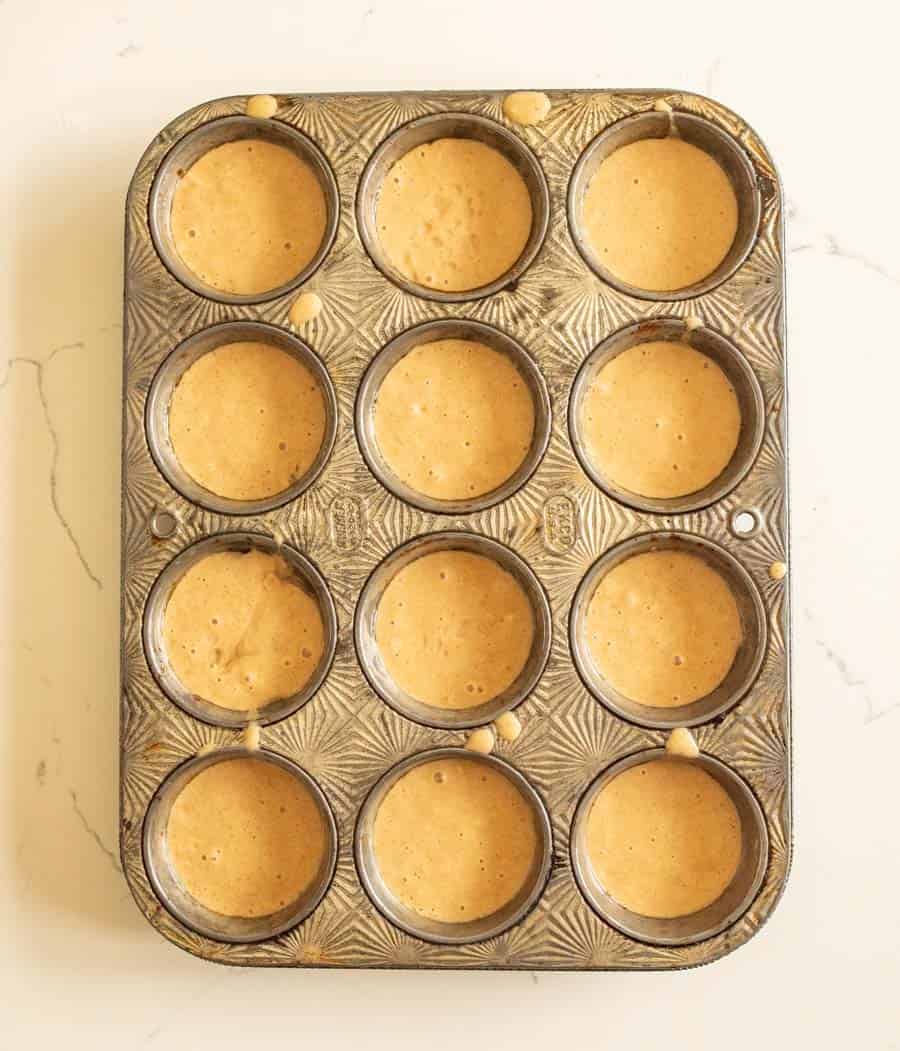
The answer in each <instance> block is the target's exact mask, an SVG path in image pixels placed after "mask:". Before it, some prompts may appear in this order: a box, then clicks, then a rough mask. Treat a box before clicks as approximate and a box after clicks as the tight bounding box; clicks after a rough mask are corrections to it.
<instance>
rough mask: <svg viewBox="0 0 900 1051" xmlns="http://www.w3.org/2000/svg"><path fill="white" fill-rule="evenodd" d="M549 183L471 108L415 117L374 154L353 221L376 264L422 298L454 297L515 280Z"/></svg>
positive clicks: (537, 227)
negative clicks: (466, 111) (468, 112)
mask: <svg viewBox="0 0 900 1051" xmlns="http://www.w3.org/2000/svg"><path fill="white" fill-rule="evenodd" d="M548 216H549V200H548V191H547V184H546V180H545V178H544V175H543V172H542V171H541V168H540V165H539V164H538V162H537V159H536V158H535V156H534V154H533V153H532V152H531V150H530V149H529V148H528V147H527V146H526V145H525V144H524V143H523V142H522V140H521V139H519V138H518V136H516V135H514V134H512V133H511V132H510V131H508V130H507V129H506V128H504V127H503V126H502V125H500V124H497V123H496V122H494V121H492V120H488V119H487V118H485V117H478V116H475V115H473V114H465V113H447V114H439V115H434V116H428V117H420V118H418V119H416V120H414V121H411V122H410V123H409V124H406V125H404V126H403V127H402V128H399V129H398V130H397V131H395V132H394V133H393V134H392V135H390V136H389V137H388V138H387V139H386V140H385V142H383V143H382V144H381V145H380V146H379V147H378V149H377V150H376V151H375V153H374V154H373V156H372V158H371V159H370V161H369V163H368V164H367V166H366V169H365V171H364V172H363V176H362V178H361V180H360V186H359V193H358V197H357V222H358V226H359V231H360V235H361V236H362V239H363V242H364V244H365V246H366V249H367V251H368V252H369V255H370V256H371V257H372V259H373V261H374V262H375V264H376V265H377V266H378V268H379V269H380V270H382V271H383V272H384V273H385V274H386V275H387V276H388V277H389V278H390V279H391V280H392V281H394V282H395V283H397V284H399V285H400V286H401V287H404V288H406V289H408V290H409V291H411V292H414V293H415V294H417V295H421V296H424V297H425V298H429V299H435V300H439V301H445V302H459V301H462V300H466V299H477V298H481V297H483V296H487V295H491V294H492V293H494V292H496V291H499V290H500V289H501V288H503V287H506V286H508V285H510V284H511V283H512V282H514V281H516V280H517V279H518V277H519V276H521V274H522V273H523V272H524V270H525V269H526V268H527V267H528V265H529V264H530V263H531V261H532V260H533V258H534V256H535V255H536V254H537V251H538V249H539V248H540V245H541V243H542V241H543V238H544V235H545V233H546V229H547V222H548Z"/></svg>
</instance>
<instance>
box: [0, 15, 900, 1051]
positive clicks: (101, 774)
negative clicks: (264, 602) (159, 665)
mask: <svg viewBox="0 0 900 1051" xmlns="http://www.w3.org/2000/svg"><path fill="white" fill-rule="evenodd" d="M804 7H805V5H799V4H798V5H786V4H775V3H771V2H770V0H760V2H759V3H757V4H755V5H753V6H752V8H749V9H748V10H747V16H746V18H744V17H743V16H741V15H740V14H739V13H737V12H736V11H735V9H734V7H733V5H723V4H719V3H715V4H714V3H699V2H690V0H686V2H685V3H683V4H681V5H678V6H677V9H676V8H675V7H673V6H672V5H670V4H663V3H660V2H658V0H650V2H648V3H645V4H643V5H641V7H640V9H639V10H638V9H636V8H634V6H633V5H619V6H618V7H617V8H616V9H615V10H609V9H607V8H606V7H604V6H603V5H599V4H597V3H594V2H584V3H578V2H574V0H572V2H562V3H555V4H547V3H543V2H540V3H538V2H535V3H532V2H529V0H519V2H516V3H511V2H502V3H501V2H496V3H491V4H483V3H478V2H475V0H456V2H455V3H453V4H449V3H438V2H433V0H418V2H415V3H413V2H411V0H410V2H403V3H400V2H394V3H389V2H387V0H385V2H383V3H381V2H379V0H360V2H345V3H343V4H321V3H318V4H307V3H301V2H292V3H272V2H269V0H263V2H261V3H258V4H255V5H248V4H246V3H236V2H233V0H218V2H217V3H211V2H210V0H198V2H193V3H191V4H180V3H176V2H175V0H155V2H154V3H152V4H150V3H138V2H128V0H86V2H84V3H81V4H78V5H74V4H73V5H64V4H62V3H58V2H57V3H47V4H41V3H32V2H30V0H6V2H4V3H0V40H2V41H3V45H2V47H3V53H4V56H3V61H2V62H0V81H2V86H3V91H2V97H3V98H4V100H5V114H4V124H5V135H4V145H5V156H6V158H7V161H6V164H5V165H4V166H3V167H2V170H0V186H2V192H0V200H2V201H3V208H4V216H5V223H4V229H5V231H6V236H5V237H4V238H3V239H2V243H0V271H2V272H3V274H4V278H5V280H4V282H3V285H4V289H5V290H6V301H5V308H4V309H3V310H2V311H0V331H2V333H3V340H2V346H3V352H2V355H0V427H2V431H0V448H2V463H3V471H4V472H5V477H4V482H5V488H6V492H7V494H8V495H7V499H6V501H5V502H4V509H3V512H2V514H0V523H2V525H0V529H2V550H3V552H4V558H3V560H2V592H3V598H4V602H3V605H2V609H3V613H2V616H3V631H2V634H0V639H2V642H0V683H2V690H3V700H4V706H3V715H4V718H3V724H2V730H0V749H2V751H0V887H2V889H3V895H2V905H0V982H2V987H3V989H4V993H5V997H4V1001H5V1010H4V1022H3V1030H4V1034H5V1037H6V1039H7V1040H9V1041H10V1043H9V1046H10V1047H14V1046H19V1045H20V1043H21V1044H22V1045H23V1046H24V1045H25V1044H26V1042H27V1046H29V1047H31V1048H34V1049H43V1048H50V1047H55V1046H57V1045H58V1044H59V1042H60V1041H61V1040H65V1041H67V1042H68V1043H69V1045H70V1046H71V1045H73V1044H74V1046H75V1047H80V1046H85V1047H87V1046H90V1047H91V1048H92V1049H97V1051H102V1049H105V1048H113V1047H115V1048H143V1047H161V1048H167V1049H180V1048H191V1049H195V1048H199V1047H205V1046H213V1045H215V1046H216V1047H217V1048H220V1049H223V1051H224V1049H227V1048H232V1047H233V1048H237V1047H242V1046H244V1045H245V1044H246V1043H247V1041H248V1040H252V1041H253V1044H254V1046H263V1045H264V1044H265V1042H266V1041H276V1040H280V1041H285V1040H294V1041H297V1042H299V1041H301V1040H302V1041H303V1042H304V1043H310V1042H314V1043H316V1044H319V1045H321V1044H324V1043H326V1042H327V1044H328V1046H333V1047H345V1046H346V1047H354V1046H358V1045H360V1044H362V1043H363V1042H364V1043H365V1045H366V1046H367V1047H376V1048H377V1047H382V1046H384V1047H388V1046H390V1047H392V1048H399V1047H405V1046H410V1047H412V1046H420V1045H421V1044H422V1043H423V1042H425V1043H427V1044H428V1045H429V1046H431V1047H433V1048H434V1049H435V1051H437V1049H439V1048H444V1047H448V1048H449V1047H451V1046H455V1045H456V1043H457V1042H458V1041H459V1039H460V1036H461V1034H466V1035H467V1036H469V1038H470V1039H471V1038H474V1039H475V1040H477V1041H478V1043H479V1044H480V1045H483V1046H507V1045H512V1044H516V1045H517V1046H521V1047H533V1046H538V1045H543V1044H548V1043H552V1044H553V1046H557V1047H561V1046H564V1044H565V1042H566V1041H569V1042H570V1043H571V1044H572V1046H585V1045H588V1046H593V1045H594V1044H595V1043H599V1042H601V1041H602V1042H603V1044H604V1045H610V1046H613V1045H614V1046H618V1047H627V1048H629V1049H640V1048H658V1047H660V1046H661V1044H662V1041H663V1040H666V1039H669V1041H670V1042H669V1046H674V1047H688V1046H690V1047H691V1048H698V1049H699V1048H713V1047H720V1046H722V1045H723V1044H724V1045H727V1046H728V1047H729V1048H731V1049H732V1051H739V1049H742V1048H750V1047H754V1048H755V1047H757V1046H758V1045H759V1043H760V1042H761V1041H762V1042H764V1043H768V1044H769V1045H770V1046H775V1047H790V1046H794V1045H796V1046H801V1042H802V1045H803V1046H815V1047H817V1048H832V1047H834V1048H837V1047H844V1046H846V1045H847V1044H848V1043H850V1042H852V1043H853V1045H854V1046H857V1047H861V1048H865V1049H866V1051H875V1049H882V1048H897V1047H900V1007H898V997H897V989H898V987H900V964H898V960H900V954H898V949H897V944H898V941H900V937H898V936H900V920H898V915H900V914H898V911H897V909H896V908H895V901H894V897H893V895H894V893H895V892H896V888H897V886H898V885H900V838H898V836H897V808H896V803H895V802H893V801H896V799H897V787H896V782H895V781H894V779H893V774H892V773H891V771H892V770H893V768H894V763H895V762H897V755H898V750H900V687H898V685H897V676H896V674H895V668H894V661H893V648H894V646H895V645H897V641H896V625H897V623H898V621H897V616H896V613H895V603H896V595H897V592H898V589H900V559H898V556H897V541H896V538H895V536H894V534H893V533H892V531H891V530H892V526H893V525H894V523H895V520H896V519H897V517H898V515H900V495H898V491H897V487H896V484H895V474H896V464H895V463H894V458H893V457H892V456H890V453H889V451H890V449H892V448H894V449H896V448H897V437H896V430H895V428H894V415H895V413H896V399H897V395H896V392H897V389H898V386H900V363H898V362H900V358H898V355H897V348H896V346H895V344H896V341H897V338H896V335H895V333H894V330H893V326H892V324H891V322H890V317H891V314H892V313H893V308H894V306H895V304H896V301H897V286H898V284H900V242H898V239H897V236H896V235H897V231H898V224H897V219H896V213H895V211H894V209H893V206H892V204H891V202H892V201H893V200H894V198H895V195H896V189H895V183H896V164H895V159H896V154H897V147H896V144H895V138H896V137H895V136H894V134H893V132H892V130H891V121H890V120H888V119H886V111H887V109H888V107H889V106H890V102H891V98H892V91H893V89H894V84H895V78H896V55H895V44H894V40H895V34H893V33H891V32H890V31H889V27H888V25H887V16H886V15H884V14H883V13H881V12H882V10H883V8H882V6H881V5H879V4H876V3H874V2H866V0H863V2H861V3H859V4H857V5H855V6H854V8H853V9H852V12H851V13H852V20H850V21H848V19H847V18H846V17H845V16H846V14H847V12H846V11H844V10H841V13H840V14H837V13H835V14H831V13H830V12H829V9H828V8H827V5H821V6H819V7H818V8H816V9H815V10H809V9H806V10H804ZM856 26H859V27H860V28H859V29H858V30H857V29H856V28H855V27H856ZM835 56H840V63H838V62H837V59H836V58H835ZM485 86H488V87H500V86H504V87H505V86H509V87H518V86H522V87H525V86H528V87H531V86H537V87H542V86H549V87H555V86H564V87H591V86H596V87H598V88H599V87H618V86H630V87H671V88H683V89H686V90H693V91H701V92H705V93H707V94H710V95H713V96H715V97H716V98H718V99H720V100H722V101H723V102H725V103H726V104H727V105H729V106H731V107H732V108H734V109H735V110H737V111H738V112H739V113H741V114H742V115H743V116H744V117H745V118H746V119H748V120H749V121H750V122H751V123H752V124H753V125H754V126H755V127H756V128H757V129H758V130H759V132H760V133H761V135H762V136H763V139H764V140H765V141H766V143H767V145H768V146H769V148H770V150H771V151H772V153H773V155H774V157H775V159H776V162H777V163H778V164H779V166H780V170H781V175H782V178H783V181H784V185H785V191H786V195H787V200H788V356H789V387H790V393H791V404H790V423H789V429H790V476H791V477H790V481H791V507H792V533H791V540H792V558H793V561H792V564H791V566H790V575H791V583H792V593H793V601H794V622H793V641H794V680H793V681H794V747H795V839H796V845H795V858H794V866H793V872H792V875H791V878H790V881H789V885H788V889H787V892H786V894H785V897H784V900H783V901H782V903H781V905H780V906H779V908H778V910H777V912H776V913H775V915H774V917H773V918H772V919H771V921H770V922H769V924H768V926H767V927H766V928H765V929H764V931H763V932H762V933H761V934H760V935H759V936H758V937H756V938H754V939H753V940H752V941H751V942H750V943H749V944H748V945H746V946H744V947H743V948H742V949H740V950H739V951H738V952H737V953H735V954H734V955H732V956H730V957H728V958H726V959H724V960H722V961H720V962H718V963H716V964H714V965H712V966H711V967H707V968H703V969H701V970H698V971H692V972H685V973H672V974H645V975H637V974H599V975H564V974H560V975H544V974H542V975H531V974H527V973H518V974H434V973H354V974H350V973H340V972H338V973H328V972H300V971H283V972H266V971H253V970H240V969H227V968H221V967H216V966H214V965H210V964H205V963H202V962H200V961H198V960H195V959H193V958H192V957H189V956H187V955H186V954H184V953H182V952H181V951H179V950H178V949H176V948H174V947H173V946H171V945H169V944H168V943H166V942H165V941H163V940H162V939H161V938H160V937H159V936H158V935H157V934H156V933H155V932H154V931H153V930H151V928H150V927H149V926H148V925H147V924H146V922H145V921H144V919H143V918H142V917H141V915H140V914H139V913H138V911H137V909H136V907H135V906H134V904H133V902H132V900H131V897H130V895H129V892H128V890H127V888H126V886H125V883H124V880H123V879H122V876H121V873H120V871H119V862H118V859H117V856H116V816H117V735H118V725H117V724H118V700H117V667H118V645H119V643H118V618H119V584H118V574H119V541H118V532H119V435H120V404H119V397H120V382H121V285H122V276H121V275H122V263H121V256H122V243H121V242H122V211H123V202H124V195H125V189H126V186H127V183H128V179H129V176H130V173H131V171H132V169H133V168H134V166H135V164H136V162H137V159H138V157H139V155H140V153H141V151H142V150H143V148H144V146H145V145H146V143H147V142H148V141H149V140H150V138H151V137H152V136H153V135H154V133H155V132H156V131H157V129H158V128H160V127H161V126H162V125H163V124H165V123H166V122H167V121H168V120H169V119H170V118H171V117H172V116H173V115H174V114H176V113H178V112H180V111H181V110H183V109H186V108H187V107H188V106H190V105H192V104H194V103H196V102H198V101H200V100H203V99H205V98H212V97H216V96H219V95H225V94H233V93H238V92H245V91H279V90H295V91H303V90H308V91H318V90H341V89H356V90H363V89H385V88H392V87H396V88H424V87H445V88H467V87H485ZM861 159H863V161H864V164H861V163H860V160H861ZM761 1018H766V1019H768V1020H769V1022H770V1025H771V1033H767V1034H761V1030H760V1027H759V1026H760V1019H761ZM4 1042H5V1041H4Z"/></svg>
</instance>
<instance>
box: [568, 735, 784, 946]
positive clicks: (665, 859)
mask: <svg viewBox="0 0 900 1051" xmlns="http://www.w3.org/2000/svg"><path fill="white" fill-rule="evenodd" d="M571 853H572V868H573V871H574V873H575V877H576V880H577V881H578V885H579V887H580V889H581V891H582V893H583V894H584V896H585V898H586V899H587V901H588V903H589V904H590V905H591V907H592V908H594V909H595V910H596V911H597V912H598V913H599V914H600V916H601V917H602V918H603V919H605V920H606V921H607V922H609V923H612V924H613V926H615V927H618V928H619V929H620V930H621V931H623V932H624V933H625V934H628V935H629V936H631V937H634V938H639V939H641V940H643V941H650V942H655V943H657V944H662V945H682V944H687V943H689V942H695V941H701V940H703V939H704V938H709V937H712V936H713V935H714V934H716V933H718V932H719V931H721V930H723V929H724V928H725V927H727V926H729V925H730V924H732V923H734V922H735V920H736V919H738V917H739V916H740V915H741V914H742V913H743V912H744V911H745V910H746V909H747V908H748V907H749V905H750V903H751V902H752V900H753V898H754V897H755V895H756V893H757V891H758V890H759V887H760V885H761V883H762V879H763V876H764V875H765V869H766V864H767V860H768V837H767V833H766V825H765V819H764V817H763V815H762V811H761V810H760V807H759V804H758V802H757V801H756V798H755V796H754V795H753V793H752V791H751V790H750V789H749V787H748V786H747V785H746V783H745V782H744V781H743V780H742V779H741V778H740V777H738V775H737V774H735V773H734V772H733V771H732V770H730V769H729V768H728V767H726V766H725V765H724V764H722V763H720V762H719V761H718V760H716V759H713V758H711V757H709V756H703V755H701V756H699V757H697V758H694V759H680V758H674V757H672V756H669V755H667V754H666V752H665V750H664V749H652V750H649V751H645V752H638V753H636V754H635V755H631V756H628V757H627V758H626V759H624V760H621V761H620V762H618V763H616V764H614V765H613V766H612V767H611V768H609V769H608V770H606V771H604V773H602V774H601V775H600V777H598V778H597V779H596V781H594V782H593V784H591V785H590V787H589V788H588V789H587V791H586V792H585V794H584V796H583V797H582V799H581V801H580V803H579V805H578V808H577V810H576V813H575V818H574V821H573V825H572V836H571Z"/></svg>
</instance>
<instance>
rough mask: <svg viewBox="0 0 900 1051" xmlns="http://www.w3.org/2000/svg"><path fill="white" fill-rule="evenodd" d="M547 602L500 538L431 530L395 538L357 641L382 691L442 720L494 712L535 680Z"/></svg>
mask: <svg viewBox="0 0 900 1051" xmlns="http://www.w3.org/2000/svg"><path fill="white" fill-rule="evenodd" d="M550 632H551V629H550V611H549V606H548V604H547V598H546V595H545V594H544V591H543V589H542V588H541V585H540V584H539V582H538V580H537V578H536V577H535V576H534V574H533V572H532V571H531V570H530V569H529V568H528V566H527V565H526V564H525V563H524V562H523V561H522V560H521V559H520V558H519V556H518V555H516V554H514V552H512V551H511V550H510V549H509V548H507V547H505V546H504V545H503V544H499V543H497V541H495V540H489V539H488V538H487V537H483V536H478V535H476V534H472V533H464V532H449V531H448V532H446V533H433V534H430V535H426V536H422V537H418V538H416V539H415V540H411V541H409V542H408V543H407V544H404V545H403V546H402V547H400V548H398V549H397V550H396V551H394V552H393V553H392V554H391V555H389V556H388V557H387V558H386V559H385V560H384V562H382V563H381V564H380V565H379V566H378V567H376V569H375V570H374V572H373V573H372V575H371V576H370V577H369V579H368V581H367V582H366V584H365V586H364V588H363V590H362V593H361V594H360V599H359V602H358V604H357V610H356V621H355V637H356V649H357V655H358V657H359V660H360V663H361V665H362V668H363V671H364V672H365V673H366V676H367V677H368V679H369V681H370V682H371V684H372V686H373V687H374V688H375V690H376V691H377V692H378V693H379V694H380V695H381V697H382V698H383V699H384V700H385V701H387V702H388V703H389V704H390V705H392V706H393V707H394V708H396V709H397V710H398V711H399V712H401V714H403V715H406V716H407V717H409V718H411V719H415V720H416V721H418V722H422V723H425V724H426V725H428V726H435V727H453V728H460V729H461V728H465V727H471V726H479V725H481V724H483V723H486V722H490V721H491V720H492V719H494V718H495V717H496V716H497V715H499V714H500V713H502V712H504V711H508V710H509V709H511V708H513V707H515V706H516V705H517V704H518V703H519V702H520V701H522V700H524V698H525V697H526V696H527V695H528V694H529V693H530V692H531V690H532V689H533V688H534V686H535V685H536V684H537V682H538V680H539V678H540V676H541V673H542V671H543V669H544V665H545V664H546V661H547V657H548V655H549V647H550Z"/></svg>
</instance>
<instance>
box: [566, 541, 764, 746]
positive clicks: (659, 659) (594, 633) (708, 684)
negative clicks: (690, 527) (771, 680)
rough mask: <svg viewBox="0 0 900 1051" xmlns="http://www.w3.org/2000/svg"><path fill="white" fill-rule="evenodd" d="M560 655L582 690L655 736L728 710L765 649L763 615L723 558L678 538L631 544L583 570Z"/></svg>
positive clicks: (714, 549)
mask: <svg viewBox="0 0 900 1051" xmlns="http://www.w3.org/2000/svg"><path fill="white" fill-rule="evenodd" d="M570 645H571V648H572V656H573V659H574V661H575V665H576V667H577V669H578V672H579V674H580V675H581V677H582V679H583V680H584V682H585V685H586V686H587V687H588V689H589V690H590V691H591V692H592V693H593V694H594V696H595V697H597V699H598V700H600V701H602V702H603V703H604V704H605V705H607V707H609V708H611V709H612V710H613V711H614V712H615V713H616V714H618V715H620V716H622V717H624V718H626V719H631V720H632V721H633V722H637V723H640V724H641V725H644V726H649V727H653V728H658V729H664V728H671V727H674V726H695V725H698V724H699V723H702V722H706V721H707V720H709V719H712V718H715V716H717V715H719V714H721V713H722V712H724V711H726V710H727V709H728V708H730V707H731V706H732V705H734V704H736V703H737V702H738V701H739V700H740V698H741V697H742V696H743V695H744V693H746V691H747V690H748V689H749V688H750V685H751V684H752V682H753V681H754V679H755V678H756V675H757V673H758V672H759V668H760V667H761V665H762V660H763V657H764V655H765V647H766V619H765V609H764V606H763V603H762V599H761V597H760V595H759V591H758V589H757V588H756V586H755V585H754V584H753V582H752V580H751V579H750V576H749V574H748V573H747V572H746V570H745V569H744V568H743V567H742V566H741V565H740V563H738V562H737V560H736V559H734V558H733V557H732V556H731V555H729V554H728V553H727V552H726V551H725V550H724V549H722V548H720V547H718V545H715V544H713V543H711V542H710V541H707V540H703V539H700V538H699V537H695V536H691V535H688V534H682V533H656V534H648V535H645V536H640V537H636V538H634V539H633V540H628V541H625V542H624V543H623V544H619V545H618V546H616V547H614V548H611V549H610V550H609V551H608V552H607V553H606V554H605V555H603V556H602V557H601V558H600V559H598V561H597V562H595V563H594V565H593V566H592V567H591V569H590V570H588V572H587V574H586V575H585V577H584V579H583V580H582V582H581V584H580V585H579V587H578V590H577V592H576V594H575V598H574V600H573V603H572V613H571V618H570Z"/></svg>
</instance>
